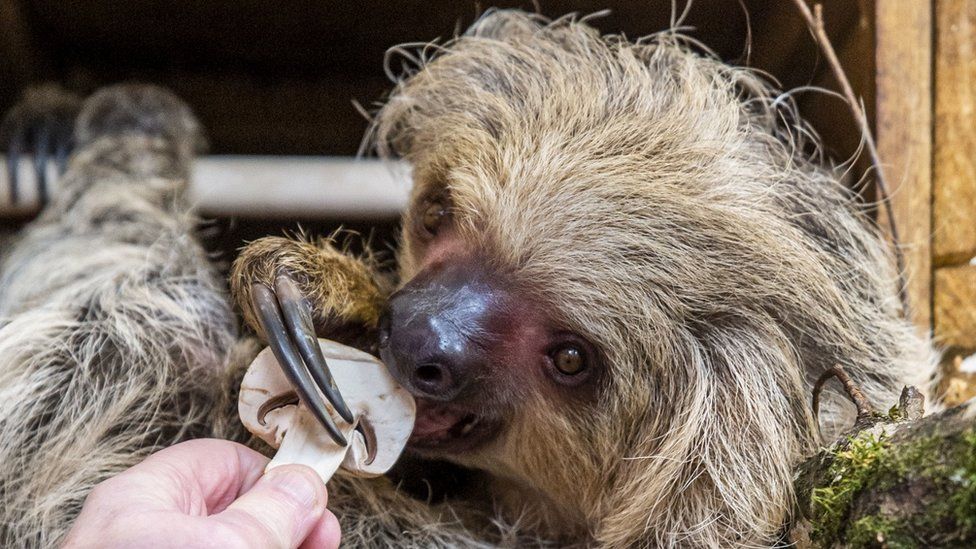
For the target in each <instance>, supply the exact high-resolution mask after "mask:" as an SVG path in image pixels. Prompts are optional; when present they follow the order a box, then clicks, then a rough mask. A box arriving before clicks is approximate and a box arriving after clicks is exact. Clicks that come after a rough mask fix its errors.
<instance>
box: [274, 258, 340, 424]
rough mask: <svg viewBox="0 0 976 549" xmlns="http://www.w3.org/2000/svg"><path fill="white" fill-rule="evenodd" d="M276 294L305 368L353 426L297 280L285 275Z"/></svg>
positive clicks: (277, 281) (278, 282)
mask: <svg viewBox="0 0 976 549" xmlns="http://www.w3.org/2000/svg"><path fill="white" fill-rule="evenodd" d="M275 293H276V294H278V305H279V306H280V307H281V312H282V313H284V315H285V326H287V327H288V331H289V332H290V333H291V337H292V340H293V341H294V342H295V343H296V344H297V345H298V352H299V353H300V354H301V355H302V359H304V360H305V365H306V366H307V367H308V371H309V373H310V374H312V379H314V380H315V384H316V386H318V388H319V390H320V391H322V394H324V395H325V397H326V398H327V399H329V402H331V403H332V405H333V406H335V409H336V411H337V412H339V415H340V416H342V419H344V420H346V422H348V423H352V422H353V421H354V419H353V415H352V412H351V411H350V410H349V407H348V406H347V405H346V401H345V400H343V399H342V395H341V394H339V390H338V389H337V388H336V384H335V380H333V379H332V373H331V372H329V366H328V364H327V363H326V362H325V357H324V356H323V355H322V348H321V347H319V341H318V337H316V335H315V326H314V324H313V322H312V309H311V307H309V305H308V302H306V301H305V298H304V297H303V296H302V293H301V290H299V289H298V285H297V284H295V281H294V280H292V279H291V278H289V277H287V276H284V275H282V276H279V277H278V278H276V279H275Z"/></svg>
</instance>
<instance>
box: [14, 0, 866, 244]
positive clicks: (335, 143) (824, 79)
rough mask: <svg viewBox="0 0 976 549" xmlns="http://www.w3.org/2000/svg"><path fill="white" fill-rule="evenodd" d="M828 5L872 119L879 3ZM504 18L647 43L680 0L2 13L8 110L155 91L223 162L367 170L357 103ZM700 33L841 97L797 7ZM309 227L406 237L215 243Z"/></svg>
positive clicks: (159, 1) (242, 3)
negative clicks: (128, 86)
mask: <svg viewBox="0 0 976 549" xmlns="http://www.w3.org/2000/svg"><path fill="white" fill-rule="evenodd" d="M823 3H824V5H825V8H824V15H825V20H826V26H827V29H828V31H829V34H830V36H831V39H832V41H833V43H834V45H835V47H836V48H837V49H838V51H839V53H840V55H841V57H842V60H843V61H844V63H845V65H846V70H847V71H848V74H849V77H850V78H851V80H852V82H853V84H854V87H855V89H856V90H857V92H858V93H860V94H861V95H863V96H865V102H866V104H867V105H868V106H869V107H870V105H871V104H872V103H873V101H872V97H871V90H872V88H873V81H872V76H871V75H872V74H873V64H872V59H873V55H872V50H871V47H872V45H871V38H872V34H873V29H871V28H870V24H871V20H872V17H871V10H872V9H873V6H872V4H871V1H870V0H860V1H850V0H828V1H826V2H823ZM678 4H679V5H681V6H683V4H684V2H683V1H679V2H678ZM492 6H498V7H521V8H525V9H528V10H530V11H537V10H538V11H541V13H543V14H544V15H547V16H550V17H558V16H561V15H564V14H567V13H570V12H577V13H579V14H590V13H593V12H596V11H599V10H602V9H609V10H611V11H610V13H609V14H608V15H607V16H605V17H601V18H599V19H596V20H594V24H595V25H596V26H598V27H599V28H600V29H601V30H602V31H604V32H607V33H619V32H623V33H625V34H626V35H627V36H629V37H634V38H636V37H639V36H642V35H646V34H649V33H652V32H656V31H659V30H661V29H664V28H667V27H668V26H669V21H670V19H671V2H670V0H644V1H621V0H603V1H589V0H587V1H570V0H539V1H538V2H537V5H535V4H533V3H532V2H488V1H485V2H483V3H480V4H478V3H475V2H474V1H471V0H461V1H429V2H425V1H421V0H388V1H377V0H365V1H358V2H352V1H350V2H336V1H323V0H318V1H315V0H309V1H306V0H277V1H273V2H268V1H266V0H210V1H206V0H185V1H177V0H141V1H140V0H134V1H120V0H76V1H66V0H0V111H5V110H6V109H7V108H9V107H10V106H11V105H12V104H13V103H14V102H15V101H16V99H17V97H18V96H19V94H20V93H21V91H22V89H23V88H24V87H25V86H28V85H30V84H33V83H40V82H51V81H53V82H59V83H61V84H62V85H64V86H65V87H67V88H68V89H71V90H73V91H77V92H79V93H83V94H85V93H89V92H91V91H92V90H94V89H96V88H98V87H100V86H103V85H105V84H109V83H114V82H120V81H131V80H140V81H148V82H153V83H157V84H161V85H164V86H166V87H169V88H170V89H172V90H174V91H175V92H176V93H177V94H178V95H179V96H181V97H182V98H184V99H185V100H186V101H187V102H188V103H189V104H190V105H191V106H192V107H193V108H194V110H195V111H196V113H197V115H198V116H199V118H200V119H201V121H202V123H203V124H204V126H205V128H206V129H207V133H208V137H209V140H210V149H211V152H213V153H217V154H303V155H304V154H316V155H318V154H328V155H353V154H355V153H356V151H357V149H358V148H359V145H360V141H361V138H362V135H363V132H364V130H365V128H366V125H367V122H366V120H365V118H364V117H363V116H362V115H361V114H359V113H358V112H357V110H356V109H355V108H354V106H353V101H356V102H358V103H360V104H361V105H363V106H364V107H366V109H367V110H372V109H374V108H375V106H376V104H377V102H378V101H381V100H382V99H383V96H384V93H385V92H386V91H387V90H388V89H389V88H390V87H391V84H390V82H389V81H388V80H387V78H386V76H385V74H384V70H383V60H384V52H385V51H386V50H387V49H388V48H390V47H392V46H395V45H397V44H400V43H404V42H423V41H430V40H433V39H437V38H439V39H441V40H444V39H448V38H450V37H452V36H454V35H455V34H456V33H458V32H459V31H460V30H463V29H464V28H465V27H466V26H467V25H469V24H470V23H471V22H472V21H474V20H475V18H476V17H477V16H478V14H479V13H482V12H483V11H484V10H485V9H486V8H489V7H492ZM679 9H680V8H679ZM684 24H685V26H687V27H688V30H687V31H686V32H687V33H688V34H690V35H691V36H693V37H695V38H697V39H698V40H700V41H701V42H703V43H704V44H705V45H707V46H708V47H709V48H711V49H712V50H714V51H715V52H716V53H717V54H718V55H719V56H720V57H721V58H723V59H725V60H727V61H729V62H732V63H737V64H746V65H750V66H753V67H756V68H758V69H761V70H763V71H766V72H767V73H769V74H770V75H772V76H773V77H775V78H776V79H778V80H779V81H780V82H781V83H782V86H783V87H784V88H786V89H790V88H795V87H798V86H806V85H811V84H812V85H821V86H826V87H830V88H834V89H836V84H835V83H834V82H833V80H832V79H831V78H830V76H829V71H827V70H826V67H825V65H824V63H823V62H822V60H821V57H820V55H819V54H818V51H817V49H816V46H815V44H814V42H813V40H812V38H811V36H810V34H809V32H808V31H807V29H806V28H805V26H803V23H802V21H801V20H800V18H799V17H798V16H797V15H796V12H795V7H794V6H793V4H792V2H790V1H789V0H697V1H696V2H694V3H693V4H692V6H691V9H690V11H689V13H688V16H687V17H686V19H685V21H684ZM797 101H798V103H799V105H800V107H801V111H802V112H803V113H804V115H805V116H806V117H807V118H809V119H810V120H812V122H813V123H814V126H815V127H816V128H817V130H818V131H819V132H820V133H821V134H822V135H823V137H824V140H825V142H826V143H827V152H828V153H830V154H832V155H833V156H834V157H836V158H841V159H843V158H846V157H847V156H849V155H850V154H851V153H852V152H853V151H854V149H855V147H856V145H857V143H858V139H857V132H856V131H855V126H854V124H853V123H852V121H851V118H850V116H849V114H848V112H847V110H846V109H845V108H844V106H843V105H842V104H841V103H840V102H839V101H838V100H836V99H832V98H829V97H825V96H823V95H822V94H816V93H802V94H799V95H798V96H797ZM21 221H22V220H21ZM297 221H303V225H305V226H306V227H309V228H310V229H311V230H312V231H313V232H314V231H324V230H328V229H329V228H331V227H334V226H335V225H336V222H337V221H344V222H345V223H346V225H347V226H352V227H353V228H357V229H360V230H365V231H368V230H370V229H371V228H375V229H376V230H377V231H378V240H379V241H381V242H382V241H389V240H390V234H391V231H392V229H393V227H394V223H395V221H394V220H390V221H389V222H380V223H375V222H371V223H368V224H366V223H356V222H355V221H354V220H328V221H325V222H323V221H322V220H288V221H286V222H283V221H282V220H260V219H246V220H233V219H219V220H216V222H215V227H216V230H215V231H212V232H213V234H215V235H219V240H220V241H221V242H219V243H218V244H217V247H218V248H219V247H225V248H230V249H233V248H234V247H235V243H239V242H240V241H241V240H242V239H248V238H254V237H256V236H260V235H262V234H268V233H280V232H281V229H282V228H283V227H285V228H293V227H295V225H296V222H297ZM6 223H7V224H8V225H9V224H10V220H7V222H6Z"/></svg>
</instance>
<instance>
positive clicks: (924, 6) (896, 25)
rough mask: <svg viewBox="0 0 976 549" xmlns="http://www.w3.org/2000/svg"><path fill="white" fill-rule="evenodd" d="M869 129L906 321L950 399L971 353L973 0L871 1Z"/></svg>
mask: <svg viewBox="0 0 976 549" xmlns="http://www.w3.org/2000/svg"><path fill="white" fill-rule="evenodd" d="M875 9H876V11H875V21H876V49H875V61H876V64H877V80H876V86H877V89H876V97H877V99H876V105H875V107H876V112H877V119H876V132H877V140H878V147H879V152H880V155H881V158H882V161H883V162H884V163H885V165H886V168H887V169H888V172H887V177H888V180H889V184H890V185H891V186H892V188H893V189H892V204H893V207H894V215H895V220H896V223H897V226H898V229H899V231H900V232H901V245H902V247H903V250H904V253H905V258H906V268H907V274H908V276H909V290H910V291H909V296H910V299H911V304H912V316H913V319H914V320H915V322H916V323H917V324H918V326H919V329H921V330H923V331H927V332H928V331H931V332H932V333H933V335H934V336H935V339H936V341H937V343H938V344H939V345H940V346H942V347H943V349H944V350H945V353H946V355H945V367H946V371H947V374H948V377H947V381H946V384H945V389H946V391H947V392H948V393H949V394H948V397H949V398H950V400H954V401H958V400H962V399H964V398H968V397H971V396H976V375H973V374H968V373H965V372H960V371H958V367H959V363H960V361H961V358H962V357H964V356H968V355H972V354H974V353H976V0H934V1H932V2H923V1H920V0H919V1H905V0H876V6H875Z"/></svg>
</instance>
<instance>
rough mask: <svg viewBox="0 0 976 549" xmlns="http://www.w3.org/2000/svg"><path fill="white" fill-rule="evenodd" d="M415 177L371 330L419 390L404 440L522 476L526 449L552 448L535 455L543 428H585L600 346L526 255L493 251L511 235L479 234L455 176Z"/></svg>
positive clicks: (566, 431)
mask: <svg viewBox="0 0 976 549" xmlns="http://www.w3.org/2000/svg"><path fill="white" fill-rule="evenodd" d="M418 186H419V187H420V188H419V189H418V191H417V193H416V196H415V199H414V203H413V205H412V207H411V209H410V211H409V212H408V214H407V216H406V217H405V221H404V223H405V226H404V241H405V242H404V244H405V246H404V251H403V254H404V256H403V257H401V266H402V267H403V269H404V272H403V276H404V284H403V286H402V287H401V288H400V289H399V291H397V292H396V293H395V294H394V295H393V296H392V297H391V299H390V301H389V309H388V312H387V315H386V316H385V318H384V319H383V320H382V321H381V322H382V324H381V336H380V354H381V357H382V358H383V360H384V361H385V362H386V364H387V365H389V367H390V368H391V370H392V372H393V373H394V375H395V376H396V377H397V378H398V380H399V381H400V382H401V383H402V384H403V385H404V386H405V387H407V388H408V389H409V390H410V392H411V393H412V394H413V395H414V396H415V397H416V398H417V403H418V409H417V420H416V424H415V427H414V431H413V435H412V437H411V439H410V443H409V449H410V450H412V451H414V452H416V453H418V454H420V455H423V456H427V457H437V458H443V459H449V460H451V461H455V462H458V463H461V464H464V465H469V466H477V467H481V468H485V469H489V470H494V471H495V472H503V473H505V474H507V475H508V476H510V477H516V478H517V477H521V475H520V474H519V471H520V470H521V469H522V466H521V465H520V464H519V463H518V461H519V459H528V453H529V452H532V453H533V454H534V455H533V457H532V459H534V460H539V459H543V460H549V459H550V457H547V456H540V455H538V448H540V447H543V446H545V447H549V446H551V445H549V444H548V442H547V443H546V444H542V442H541V440H540V439H541V438H546V439H549V438H553V437H555V438H557V439H558V438H559V437H562V438H563V440H564V441H565V442H571V441H566V440H565V439H566V438H573V439H575V438H578V437H579V436H581V433H580V431H585V430H586V427H585V425H584V426H580V423H581V422H587V423H588V422H589V421H591V420H592V416H590V417H589V419H586V418H587V416H588V415H589V414H588V408H590V407H591V406H594V405H595V404H596V401H597V400H598V398H597V397H598V393H599V388H600V386H601V382H602V380H603V379H604V378H605V376H604V359H603V358H602V356H603V355H602V353H601V351H600V350H599V349H598V348H597V346H596V345H595V343H594V341H593V337H592V336H591V335H588V334H585V333H583V332H582V331H581V330H579V329H577V328H575V327H574V325H573V323H572V322H570V321H569V319H567V318H564V317H563V316H561V315H560V314H559V313H560V311H559V307H558V306H557V305H556V304H555V303H553V300H551V299H548V298H547V297H546V296H547V290H548V289H551V288H548V286H549V285H550V284H549V283H550V281H549V280H547V279H546V277H541V278H540V277H533V276H529V275H528V274H527V272H526V269H525V267H526V266H527V265H528V264H530V263H532V261H533V259H532V258H523V259H522V260H517V259H513V258H511V257H508V258H506V257H505V254H503V253H500V248H501V247H505V248H506V249H511V248H515V247H518V246H517V243H515V242H512V241H511V239H502V238H501V235H499V234H497V232H496V233H495V234H494V236H491V237H489V236H488V233H489V232H493V231H491V230H489V229H488V227H487V226H485V225H483V224H481V223H480V222H479V221H478V220H477V219H476V217H477V216H475V215H471V213H470V212H471V211H472V210H471V206H470V205H469V206H465V205H463V204H461V202H462V201H464V200H465V198H464V197H462V196H461V194H462V193H463V192H464V190H463V188H462V186H461V185H453V186H451V187H447V186H446V185H437V184H429V185H423V184H420V185H418ZM472 188H473V187H472ZM467 199H468V200H471V199H474V197H472V196H469V197H467ZM484 207H499V206H497V205H491V204H485V205H484ZM478 209H483V208H478ZM554 224H555V225H558V222H555V223H554ZM510 228H514V227H510ZM517 232H518V233H519V234H523V235H531V233H533V232H537V231H536V228H533V227H531V226H525V227H523V228H520V229H518V231H517ZM580 268H581V269H582V268H585V267H584V266H582V265H581V266H580ZM576 312H583V313H587V312H584V311H576ZM595 312H596V311H589V312H588V313H595ZM542 409H545V410H547V412H546V413H545V414H540V413H539V412H540V410H542ZM540 417H545V418H546V421H540V419H539V418H540ZM577 418H579V419H580V421H577ZM551 420H555V421H551ZM525 439H528V440H525ZM533 439H535V440H533ZM526 443H527V444H528V446H526ZM558 446H559V445H557V448H558ZM562 446H563V447H566V445H565V444H563V445H562ZM571 446H577V445H576V444H572V445H571ZM516 447H520V448H521V450H513V448H516ZM530 447H534V449H532V450H527V448H530ZM557 451H558V450H557ZM563 453H565V452H563ZM512 454H520V455H512ZM561 457H562V456H551V459H552V460H556V459H559V458H561Z"/></svg>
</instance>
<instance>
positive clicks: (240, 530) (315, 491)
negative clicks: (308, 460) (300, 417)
mask: <svg viewBox="0 0 976 549" xmlns="http://www.w3.org/2000/svg"><path fill="white" fill-rule="evenodd" d="M327 502H328V496H327V495H326V491H325V484H323V483H322V480H321V479H320V478H319V476H318V475H317V474H316V473H315V471H313V470H312V469H310V468H308V467H306V466H304V465H283V466H280V467H275V468H274V469H271V470H270V471H268V472H267V473H265V475H264V476H263V477H261V478H260V479H259V480H258V481H257V483H255V484H254V486H253V487H252V488H251V489H250V490H248V491H247V492H246V493H245V494H244V495H242V496H241V497H239V498H238V499H237V500H236V501H235V502H234V503H231V504H230V505H229V506H228V507H227V509H225V510H224V511H222V512H220V513H217V514H216V515H212V516H211V517H210V520H213V521H216V522H217V523H218V525H219V526H218V527H221V526H222V527H223V528H222V529H224V530H225V531H226V533H227V534H229V535H230V539H239V540H240V541H241V542H242V545H244V546H247V547H288V548H293V547H298V546H299V545H301V543H302V541H303V540H304V539H305V538H306V537H308V535H309V533H311V532H312V530H314V529H315V526H316V524H317V523H318V522H319V519H321V518H322V516H323V514H324V513H325V505H326V503H327Z"/></svg>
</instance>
